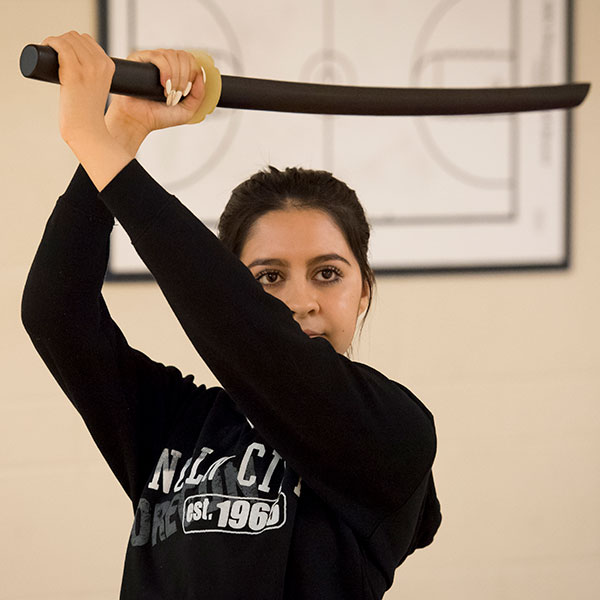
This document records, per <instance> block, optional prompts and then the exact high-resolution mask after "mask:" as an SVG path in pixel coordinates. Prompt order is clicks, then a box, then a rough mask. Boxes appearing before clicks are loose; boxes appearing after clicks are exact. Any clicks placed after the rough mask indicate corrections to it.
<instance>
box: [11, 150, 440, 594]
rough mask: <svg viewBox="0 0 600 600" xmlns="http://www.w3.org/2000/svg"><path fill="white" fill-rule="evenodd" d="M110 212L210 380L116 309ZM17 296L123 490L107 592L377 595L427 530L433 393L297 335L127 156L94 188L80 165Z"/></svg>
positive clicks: (434, 520)
mask: <svg viewBox="0 0 600 600" xmlns="http://www.w3.org/2000/svg"><path fill="white" fill-rule="evenodd" d="M113 216H114V218H116V219H117V220H118V221H119V222H120V223H121V225H122V226H123V227H124V228H125V230H126V231H127V233H128V234H129V236H130V238H131V240H132V243H133V245H134V247H135V249H136V250H137V252H138V253H139V255H140V256H141V258H142V259H143V261H144V262H145V263H146V265H147V266H148V268H149V270H150V271H151V273H152V274H153V276H154V278H155V279H156V281H157V283H158V285H159V286H160V288H161V290H162V292H163V293H164V295H165V297H166V298H167V300H168V302H169V304H170V306H171V307H172V309H173V311H174V312H175V314H176V316H177V318H178V319H179V321H180V323H181V325H182V326H183V328H184V330H185V332H186V334H187V335H188V337H189V339H190V340H191V342H192V343H193V345H194V347H195V348H196V350H197V351H198V353H199V354H200V356H201V357H202V358H203V359H204V361H205V362H206V364H207V365H208V367H209V368H210V369H211V371H212V372H213V373H214V374H215V376H216V377H217V378H218V380H219V382H220V383H221V385H222V386H223V387H222V388H221V387H215V388H210V389H207V388H206V387H205V386H203V385H197V384H196V383H195V382H194V380H193V376H191V375H188V376H186V377H184V376H183V375H182V373H181V372H180V371H179V370H178V369H176V368H175V367H172V366H165V365H163V364H160V363H157V362H154V361H152V360H151V359H150V358H148V357H147V356H145V355H144V354H142V353H141V352H139V351H138V350H135V349H133V348H131V347H130V346H129V345H128V343H127V341H126V339H125V337H124V336H123V334H122V332H121V331H120V329H119V328H118V326H117V325H116V324H115V322H114V321H113V320H112V318H111V316H110V314H109V312H108V309H107V307H106V304H105V302H104V299H103V297H102V295H101V288H102V284H103V279H104V275H105V271H106V267H107V260H108V246H109V234H110V231H111V229H112V226H113V223H114V218H113ZM140 309H141V310H142V309H143V307H140ZM22 316H23V323H24V325H25V327H26V329H27V331H28V333H29V335H30V336H31V339H32V341H33V343H34V345H35V347H36V349H37V350H38V352H39V353H40V355H41V357H42V359H43V360H44V362H45V363H46V365H47V366H48V368H49V369H50V371H51V372H52V374H53V375H54V377H55V378H56V380H57V382H58V383H59V385H60V386H61V387H62V389H63V390H64V392H65V393H66V395H67V396H68V397H69V399H70V400H71V402H72V403H73V404H74V406H75V407H76V409H77V410H78V411H79V413H80V414H81V416H82V417H83V419H84V421H85V423H86V425H87V427H88V429H89V431H90V432H91V434H92V436H93V438H94V440H95V442H96V444H97V445H98V447H99V449H100V450H101V452H102V454H103V456H104V457H105V459H106V460H107V462H108V464H109V465H110V467H111V469H112V471H113V472H114V474H115V475H116V477H117V478H118V480H119V482H120V483H121V485H122V486H123V488H124V489H125V491H126V493H127V494H128V496H129V497H130V498H131V501H132V503H133V508H134V510H135V521H134V525H133V528H132V532H131V538H130V543H129V546H128V550H127V556H126V560H125V569H124V575H123V585H122V591H121V598H122V599H134V598H135V599H143V600H154V599H157V600H158V599H167V600H186V599H196V598H198V599H200V598H202V599H206V600H229V599H244V600H275V599H283V598H285V599H292V598H298V599H300V598H301V599H304V600H315V599H323V600H330V599H336V600H337V599H345V600H351V599H359V598H360V599H363V600H364V599H375V598H381V597H382V596H383V594H384V592H385V591H386V590H387V589H388V588H389V587H390V586H391V585H392V582H393V577H394V570H395V569H396V567H397V566H398V565H399V564H400V563H402V562H403V560H404V559H405V558H406V556H407V555H408V554H410V553H411V552H413V551H414V550H415V549H416V548H419V547H423V546H426V545H427V544H429V543H430V542H431V541H432V539H433V536H434V534H435V532H436V530H437V528H438V526H439V523H440V519H441V517H440V510H439V503H438V501H437V497H436V493H435V488H434V485H433V479H432V475H431V467H432V463H433V459H434V454H435V448H436V439H435V429H434V424H433V418H432V416H431V414H430V413H429V411H428V410H427V409H426V408H425V407H424V406H423V405H422V404H421V402H420V401H419V400H418V399H417V398H415V396H414V395H413V394H412V393H411V392H410V391H409V390H407V389H406V388H405V387H403V386H402V385H400V384H398V383H396V382H394V381H391V380H389V379H387V378H386V377H385V376H383V375H382V374H380V373H378V372H377V371H375V370H374V369H372V368H370V367H368V366H365V365H363V364H360V363H357V362H353V361H351V360H349V359H347V358H346V357H344V356H342V355H340V354H338V353H337V352H336V351H335V350H334V349H333V347H332V346H331V345H330V344H329V342H328V341H327V340H325V339H322V338H314V339H311V338H309V337H308V336H306V335H305V334H304V333H303V332H302V330H301V328H300V326H299V325H298V324H297V323H296V322H295V321H294V319H293V317H292V313H291V311H290V310H289V309H288V308H287V307H286V306H285V304H283V303H282V302H281V301H279V300H278V299H276V298H274V297H273V296H271V295H270V294H268V293H267V292H265V291H264V290H263V289H262V286H261V285H260V284H259V283H258V282H257V281H256V280H255V279H254V277H253V276H252V274H251V273H250V271H249V270H248V269H247V268H246V267H245V266H244V265H243V264H242V263H241V262H240V261H239V260H238V259H237V258H236V257H235V256H234V255H233V254H232V253H230V252H229V251H228V250H226V249H225V248H224V247H223V245H222V244H221V243H220V242H219V240H218V239H217V238H216V237H215V236H214V235H213V234H212V233H211V232H210V231H209V230H208V229H207V228H206V227H205V226H204V225H203V224H202V223H201V222H200V221H199V220H198V219H197V218H196V217H195V216H194V215H193V214H192V213H191V212H190V211H189V210H188V209H187V208H185V207H184V206H183V205H182V204H181V203H180V202H179V201H178V200H177V199H176V198H175V197H173V196H171V195H170V194H168V193H167V192H166V191H165V190H164V189H163V188H162V187H161V186H160V185H159V184H158V183H156V182H155V181H154V179H152V178H151V177H150V176H149V175H148V174H147V173H146V171H145V170H144V169H143V168H142V167H141V166H140V165H139V163H138V162H137V161H136V160H133V161H132V162H131V163H129V164H128V165H127V166H126V167H125V168H124V169H123V170H122V171H121V172H120V173H119V174H118V175H117V176H116V177H115V178H114V179H113V180H112V181H111V182H110V183H109V184H108V186H107V187H106V188H105V189H104V190H103V191H102V192H101V193H100V194H98V192H97V190H96V188H95V187H94V186H93V184H92V182H91V181H90V179H89V178H88V176H87V174H86V173H85V171H84V170H83V168H82V167H79V168H78V170H77V172H76V174H75V177H74V178H73V180H72V181H71V183H70V185H69V187H68V189H67V190H66V192H65V194H64V195H63V196H61V198H60V199H59V200H58V202H57V204H56V207H55V209H54V211H53V213H52V215H51V216H50V219H49V221H48V224H47V226H46V230H45V233H44V236H43V239H42V242H41V244H40V247H39V249H38V251H37V254H36V256H35V259H34V262H33V265H32V267H31V271H30V273H29V277H28V280H27V283H26V286H25V291H24V295H23V306H22Z"/></svg>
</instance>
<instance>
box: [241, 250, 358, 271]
mask: <svg viewBox="0 0 600 600" xmlns="http://www.w3.org/2000/svg"><path fill="white" fill-rule="evenodd" d="M331 260H339V261H341V262H344V263H346V264H347V265H348V266H349V267H351V266H352V265H351V264H350V262H349V261H348V260H346V259H345V258H344V257H343V256H340V255H339V254H335V253H331V254H321V255H319V256H315V257H314V258H311V259H310V260H309V261H308V265H309V266H312V265H315V264H318V263H323V262H329V261H331ZM258 265H261V266H273V265H274V266H276V267H287V266H288V263H287V261H285V260H281V259H280V258H257V259H256V260H253V261H252V262H251V263H250V264H249V265H248V269H251V268H252V267H257V266H258Z"/></svg>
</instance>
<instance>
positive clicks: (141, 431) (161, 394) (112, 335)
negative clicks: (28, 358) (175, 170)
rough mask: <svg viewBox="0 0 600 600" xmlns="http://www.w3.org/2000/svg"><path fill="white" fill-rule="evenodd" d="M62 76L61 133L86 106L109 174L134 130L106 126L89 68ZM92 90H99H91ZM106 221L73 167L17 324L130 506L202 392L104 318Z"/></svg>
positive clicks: (96, 79) (128, 154)
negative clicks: (188, 405) (94, 117)
mask: <svg viewBox="0 0 600 600" xmlns="http://www.w3.org/2000/svg"><path fill="white" fill-rule="evenodd" d="M70 37H74V36H70ZM94 43H95V42H94ZM60 44H61V45H63V46H66V49H64V50H65V51H64V52H62V53H61V54H62V57H63V64H64V62H65V61H66V62H67V63H68V61H69V59H73V58H74V55H73V53H71V54H69V51H70V46H69V45H68V42H67V41H65V40H64V39H63V40H61V42H60ZM65 52H66V53H67V58H65ZM107 72H109V71H107ZM65 73H66V75H67V79H68V78H69V76H70V77H71V81H70V83H68V84H67V85H65V86H64V89H63V93H62V95H61V105H62V107H61V108H62V111H61V114H62V115H63V118H61V131H62V133H63V135H65V137H67V138H69V137H72V138H73V139H80V138H79V137H78V136H77V134H76V132H77V130H78V128H79V131H81V129H80V125H81V118H80V113H81V112H82V111H84V109H85V110H86V111H89V110H90V105H91V108H92V109H93V112H94V114H98V113H99V114H100V117H101V118H102V123H98V122H94V123H93V127H94V128H96V129H95V131H98V130H100V131H102V132H103V133H104V132H106V133H108V134H111V133H114V134H115V137H114V138H112V142H111V143H112V146H111V148H112V150H113V151H112V152H110V153H109V155H107V157H106V158H107V160H105V161H104V162H103V163H102V164H99V165H98V172H99V173H102V169H105V168H112V167H111V165H113V163H111V157H116V160H117V161H118V160H120V159H123V160H125V161H129V160H131V158H132V157H133V155H134V154H135V151H136V150H137V144H138V142H139V139H140V138H139V135H138V129H136V127H134V126H132V125H130V126H129V127H124V126H122V125H120V124H119V125H117V123H116V119H107V121H106V123H105V122H104V120H103V117H102V112H103V107H104V103H103V102H97V103H96V104H94V99H95V98H96V99H97V96H98V95H101V94H103V93H104V91H103V87H102V86H103V84H102V77H100V76H98V73H97V72H95V73H94V72H93V73H91V76H90V79H87V78H86V79H81V78H78V77H76V76H75V75H73V73H71V75H69V70H68V68H67V69H66V70H65ZM96 85H97V86H98V87H99V88H100V89H99V90H96V91H94V86H96ZM73 88H76V89H79V90H81V89H82V88H83V89H87V90H88V91H91V92H92V93H90V94H81V93H78V94H77V97H79V96H82V97H83V99H82V100H76V99H75V94H74V93H73ZM85 102H88V103H89V104H88V105H87V108H86V104H85ZM67 112H69V113H70V114H71V116H70V117H69V118H67V117H66V116H65V114H66V113H67ZM78 115H79V116H78ZM87 125H89V123H87V122H86V126H87ZM115 149H116V152H115V151H114V150H115ZM113 223H114V218H113V216H112V214H111V213H110V212H109V211H108V210H107V209H106V207H105V206H104V204H103V203H102V202H101V201H100V200H99V199H98V190H97V189H96V187H95V185H94V184H93V183H92V181H91V180H90V178H89V176H88V174H87V173H86V171H85V170H84V169H83V167H81V166H80V167H79V168H78V169H77V171H76V173H75V176H74V178H73V180H72V181H71V183H70V185H69V187H68V189H67V190H66V192H65V193H64V194H63V196H61V198H60V199H59V201H58V202H57V204H56V207H55V208H54V210H53V212H52V215H51V216H50V218H49V220H48V223H47V225H46V228H45V231H44V235H43V238H42V241H41V243H40V246H39V248H38V251H37V253H36V255H35V258H34V261H33V264H32V266H31V269H30V272H29V276H28V279H27V283H26V285H25V289H24V292H23V299H22V320H23V324H24V326H25V328H26V330H27V332H28V333H29V335H30V337H31V339H32V342H33V344H34V346H35V347H36V349H37V351H38V352H39V354H40V356H41V357H42V359H43V360H44V362H45V363H46V365H47V367H48V369H49V370H50V371H51V373H52V375H53V376H54V378H55V379H56V381H57V382H58V384H59V385H60V386H61V388H62V389H63V390H64V392H65V394H66V395H67V396H68V397H69V399H70V400H71V402H72V403H73V404H74V406H75V407H76V408H77V410H78V411H79V412H80V414H81V415H82V417H83V419H84V420H85V422H86V425H87V427H88V429H89V430H90V433H91V434H92V436H93V438H94V440H95V442H96V444H97V445H98V447H99V449H100V450H101V452H102V453H103V455H104V457H105V458H106V460H107V461H108V463H109V465H110V466H111V468H112V470H113V471H114V473H115V475H116V476H117V478H118V480H119V481H120V483H121V484H122V486H123V487H124V489H125V490H126V492H127V493H128V495H129V496H130V497H131V498H132V500H133V501H134V503H135V502H136V501H137V498H138V496H139V494H140V492H141V488H142V486H143V485H144V482H145V480H146V477H147V475H148V473H149V472H150V470H151V469H152V468H154V465H155V462H156V458H157V456H158V455H159V454H160V451H161V450H162V445H161V443H162V440H163V439H164V435H165V432H166V431H167V430H168V428H169V423H170V421H171V419H172V418H173V415H175V414H176V412H177V408H178V403H181V404H183V403H184V402H186V401H190V400H193V399H195V398H199V397H200V396H202V394H203V388H198V387H197V386H196V385H195V384H194V383H193V381H192V378H191V377H187V378H184V377H183V376H182V374H181V373H180V372H179V371H178V370H177V369H175V368H174V367H165V366H164V365H161V364H159V363H156V362H154V361H152V360H151V359H149V358H148V357H146V356H145V355H144V354H142V353H141V352H139V351H137V350H135V349H133V348H131V347H130V346H129V345H128V343H127V341H126V339H125V337H124V336H123V334H122V332H121V330H120V329H119V328H118V326H117V325H116V324H115V323H114V321H113V320H112V318H111V317H110V314H109V312H108V309H107V307H106V304H105V302H104V299H103V297H102V295H101V289H102V285H103V281H104V275H105V272H106V267H107V261H108V247H109V236H110V232H111V230H112V227H113ZM166 398H168V400H169V406H168V407H167V406H166V404H165V399H166ZM199 415H200V412H199Z"/></svg>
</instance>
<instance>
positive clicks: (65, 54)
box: [42, 34, 81, 83]
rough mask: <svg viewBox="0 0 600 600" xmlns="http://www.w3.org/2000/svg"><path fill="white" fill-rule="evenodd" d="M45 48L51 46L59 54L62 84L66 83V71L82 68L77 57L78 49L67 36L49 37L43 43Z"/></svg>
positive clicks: (59, 71)
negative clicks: (77, 67)
mask: <svg viewBox="0 0 600 600" xmlns="http://www.w3.org/2000/svg"><path fill="white" fill-rule="evenodd" d="M42 44H43V45H44V46H50V48H53V49H54V50H56V52H57V54H58V66H59V69H58V76H59V80H60V82H61V83H63V82H64V76H65V71H67V70H68V69H69V68H72V67H76V66H80V65H81V61H80V60H79V56H78V55H77V51H76V49H75V48H74V47H73V44H72V42H71V40H70V39H69V37H67V34H63V35H59V36H49V37H47V38H46V39H44V41H43V42H42Z"/></svg>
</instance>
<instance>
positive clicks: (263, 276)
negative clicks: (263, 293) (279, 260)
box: [256, 271, 279, 285]
mask: <svg viewBox="0 0 600 600" xmlns="http://www.w3.org/2000/svg"><path fill="white" fill-rule="evenodd" d="M278 279H279V273H278V272H277V271H263V272H262V273H259V274H258V275H257V276H256V281H258V282H259V283H262V284H263V285H273V284H274V283H277V282H278Z"/></svg>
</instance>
